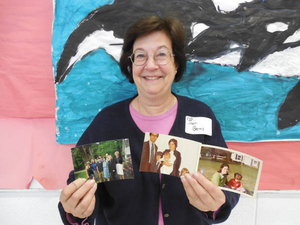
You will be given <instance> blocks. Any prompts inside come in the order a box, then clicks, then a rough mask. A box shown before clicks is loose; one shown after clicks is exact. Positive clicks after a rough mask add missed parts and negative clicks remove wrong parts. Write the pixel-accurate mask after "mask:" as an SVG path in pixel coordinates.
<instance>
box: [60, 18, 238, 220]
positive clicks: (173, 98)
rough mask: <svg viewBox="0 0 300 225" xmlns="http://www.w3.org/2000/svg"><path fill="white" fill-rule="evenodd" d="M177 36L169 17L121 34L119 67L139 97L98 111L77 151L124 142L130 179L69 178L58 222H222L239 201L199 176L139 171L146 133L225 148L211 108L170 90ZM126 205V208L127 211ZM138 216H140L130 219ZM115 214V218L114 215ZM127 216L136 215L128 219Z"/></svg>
mask: <svg viewBox="0 0 300 225" xmlns="http://www.w3.org/2000/svg"><path fill="white" fill-rule="evenodd" d="M184 37H185V30H184V27H183V25H182V23H181V22H180V21H179V20H178V19H177V18H175V17H167V18H161V17H158V16H150V17H145V18H142V19H140V20H138V21H137V22H136V23H134V24H133V25H132V26H131V27H130V28H129V29H128V31H127V33H126V35H125V39H124V45H123V51H122V55H121V58H120V67H121V70H122V72H123V73H124V74H125V76H126V77H127V78H128V80H129V82H131V83H134V84H135V85H136V87H137V91H138V94H137V95H135V96H133V97H131V98H129V99H126V100H123V101H121V102H118V103H116V104H113V105H111V106H109V107H106V108H104V109H102V110H101V111H100V112H99V113H98V115H97V116H96V117H95V119H94V121H93V122H92V123H91V124H90V126H89V127H88V128H87V130H86V131H85V132H84V133H83V135H82V136H81V138H80V139H79V141H78V143H77V146H79V145H84V144H89V143H92V142H101V141H107V140H114V139H120V138H125V137H126V138H129V142H130V149H131V155H132V164H133V170H134V179H132V180H130V181H126V182H124V181H122V180H117V181H114V182H107V183H101V184H98V185H97V184H95V182H93V180H92V181H88V182H84V181H82V180H78V179H77V180H75V181H73V180H74V177H73V176H71V177H70V179H69V183H70V182H72V181H73V182H72V183H70V184H69V185H68V186H67V187H65V188H64V189H63V191H62V193H61V197H60V201H61V204H60V212H61V215H62V218H63V221H64V222H65V224H70V223H71V224H72V223H73V222H82V221H88V222H89V224H94V219H96V224H100V221H101V223H102V222H103V221H105V222H104V223H105V224H120V223H122V222H124V221H126V222H127V223H128V224H177V222H178V221H182V224H191V225H192V224H208V223H212V222H213V221H214V220H215V222H222V221H225V220H226V219H227V218H228V216H229V214H230V211H231V209H232V208H233V207H234V206H235V205H236V203H237V201H238V195H237V194H235V193H229V192H226V191H224V192H223V191H222V190H221V189H219V188H218V187H217V186H215V185H214V184H213V183H212V182H210V181H209V180H207V179H206V178H205V177H203V176H202V175H201V174H200V173H196V174H194V175H189V174H187V175H185V176H184V177H182V178H181V179H179V178H177V179H173V178H170V176H168V175H161V176H159V175H158V174H157V173H145V172H139V167H140V164H141V149H142V147H143V140H144V133H145V132H153V133H157V134H171V135H174V136H178V137H184V138H187V139H191V140H195V141H198V142H201V143H206V144H211V145H217V146H222V147H226V144H225V141H224V138H223V136H222V134H221V129H220V125H219V123H218V121H217V120H216V118H215V116H214V114H213V112H212V110H211V109H210V108H209V107H208V106H207V105H205V104H204V103H202V102H200V101H197V100H193V99H190V98H187V97H182V96H179V95H176V94H175V93H172V92H171V86H172V84H173V82H174V81H175V82H177V81H179V80H180V79H181V77H182V75H183V73H184V71H185V69H186V57H185V53H184ZM186 117H192V118H198V117H205V118H208V119H209V120H211V121H212V123H210V124H209V127H208V129H210V130H212V133H210V134H204V133H203V132H201V131H193V132H190V133H189V132H187V131H186V129H185V126H186V125H185V121H186ZM157 138H158V135H157ZM169 144H170V145H169V148H170V149H169V150H166V151H165V153H167V152H168V153H169V154H170V155H172V154H174V156H175V157H176V160H174V167H173V168H171V170H170V171H169V173H170V172H172V173H171V174H173V173H174V175H175V176H178V177H179V171H178V169H179V166H180V161H181V157H180V154H179V153H178V152H177V151H176V146H177V141H176V140H175V139H174V140H170V142H169ZM166 158H167V154H166ZM173 158H174V157H173ZM120 182H123V183H120ZM72 184H75V185H72ZM165 186H167V187H168V190H167V191H166V192H161V191H160V190H159V188H157V187H161V188H162V189H164V187H165ZM74 187H76V188H74ZM120 187H122V189H120ZM96 190H97V192H96ZM120 190H121V191H120ZM124 193H126V195H124ZM200 196H206V198H202V197H201V198H200ZM96 199H97V200H96ZM172 199H176V204H174V202H173V201H170V200H172ZM199 199H201V201H199ZM96 202H97V204H96ZM129 202H130V207H127V204H128V203H129ZM124 206H126V208H125V207H124ZM182 209H185V211H183V210H182ZM138 211H139V212H140V211H141V212H143V213H140V214H139V215H137V214H136V212H138ZM215 211H217V212H215ZM93 212H94V213H93ZM163 213H164V214H163ZM116 214H117V215H118V217H116V216H113V215H116ZM133 214H134V215H136V216H134V217H133V216H131V215H133Z"/></svg>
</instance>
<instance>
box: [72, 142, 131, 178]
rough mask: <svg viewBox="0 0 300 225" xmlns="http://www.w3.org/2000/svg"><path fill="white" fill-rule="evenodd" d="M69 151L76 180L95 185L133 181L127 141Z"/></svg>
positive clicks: (100, 143)
mask: <svg viewBox="0 0 300 225" xmlns="http://www.w3.org/2000/svg"><path fill="white" fill-rule="evenodd" d="M71 151H72V159H73V166H74V171H75V178H76V179H77V178H85V179H93V180H95V181H96V182H97V183H102V182H107V181H114V180H124V179H134V176H133V168H132V161H131V152H130V145H129V139H118V140H110V141H104V142H97V143H92V144H88V145H81V146H77V147H75V148H72V149H71Z"/></svg>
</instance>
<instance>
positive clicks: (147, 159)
mask: <svg viewBox="0 0 300 225" xmlns="http://www.w3.org/2000/svg"><path fill="white" fill-rule="evenodd" d="M200 148H201V143H199V142H196V141H191V140H188V139H184V138H180V137H175V136H170V135H164V134H157V133H148V132H147V133H145V139H144V144H143V152H142V158H141V165H140V171H141V172H155V173H161V174H165V175H171V176H176V177H180V176H181V175H184V174H185V173H194V172H196V171H197V166H198V158H199V153H200Z"/></svg>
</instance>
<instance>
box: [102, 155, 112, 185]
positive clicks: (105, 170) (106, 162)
mask: <svg viewBox="0 0 300 225" xmlns="http://www.w3.org/2000/svg"><path fill="white" fill-rule="evenodd" d="M103 174H104V178H105V181H110V175H109V159H108V157H106V156H104V158H103Z"/></svg>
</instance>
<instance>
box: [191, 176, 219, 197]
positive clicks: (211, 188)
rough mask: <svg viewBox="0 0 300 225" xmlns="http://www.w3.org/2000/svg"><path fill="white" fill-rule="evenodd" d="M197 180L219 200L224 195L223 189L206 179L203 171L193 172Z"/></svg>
mask: <svg viewBox="0 0 300 225" xmlns="http://www.w3.org/2000/svg"><path fill="white" fill-rule="evenodd" d="M193 177H194V178H195V180H196V181H197V182H198V183H199V184H200V185H201V186H202V187H203V188H204V189H205V190H206V191H207V192H208V193H209V195H210V196H211V197H212V198H213V199H215V200H217V199H220V197H222V196H224V193H223V191H222V190H221V189H220V188H219V187H218V186H216V185H214V184H213V183H212V182H211V181H210V180H208V179H206V178H205V177H204V176H203V175H202V174H201V173H199V172H196V173H194V174H193Z"/></svg>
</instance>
